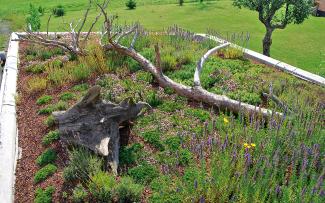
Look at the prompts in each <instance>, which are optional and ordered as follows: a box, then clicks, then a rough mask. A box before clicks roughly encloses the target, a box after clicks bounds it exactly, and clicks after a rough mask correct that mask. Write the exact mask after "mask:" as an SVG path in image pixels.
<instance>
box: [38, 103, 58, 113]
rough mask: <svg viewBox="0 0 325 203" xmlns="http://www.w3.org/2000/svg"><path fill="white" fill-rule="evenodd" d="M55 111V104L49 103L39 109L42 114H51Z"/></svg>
mask: <svg viewBox="0 0 325 203" xmlns="http://www.w3.org/2000/svg"><path fill="white" fill-rule="evenodd" d="M53 111H55V108H54V106H53V105H49V106H47V107H45V108H42V109H40V110H38V111H37V113H38V114H40V115H45V114H51V113H52V112H53Z"/></svg>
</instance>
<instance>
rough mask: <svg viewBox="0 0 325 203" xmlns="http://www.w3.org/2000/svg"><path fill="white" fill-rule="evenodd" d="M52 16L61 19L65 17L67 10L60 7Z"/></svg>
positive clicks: (57, 7) (54, 10)
mask: <svg viewBox="0 0 325 203" xmlns="http://www.w3.org/2000/svg"><path fill="white" fill-rule="evenodd" d="M52 14H53V15H54V16H56V17H61V16H64V15H65V10H64V8H63V6H62V5H58V6H56V7H55V8H53V9H52Z"/></svg>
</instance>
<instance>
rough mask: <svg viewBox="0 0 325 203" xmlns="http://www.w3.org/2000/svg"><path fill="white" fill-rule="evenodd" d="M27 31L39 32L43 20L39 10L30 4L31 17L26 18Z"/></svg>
mask: <svg viewBox="0 0 325 203" xmlns="http://www.w3.org/2000/svg"><path fill="white" fill-rule="evenodd" d="M26 23H27V29H28V30H31V31H38V30H39V29H40V28H41V19H40V17H39V13H38V10H37V9H36V8H35V7H34V6H33V5H32V4H29V16H27V18H26Z"/></svg>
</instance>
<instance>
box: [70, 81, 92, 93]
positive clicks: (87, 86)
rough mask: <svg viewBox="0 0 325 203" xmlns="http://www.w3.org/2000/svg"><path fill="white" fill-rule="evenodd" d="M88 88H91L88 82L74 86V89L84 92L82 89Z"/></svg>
mask: <svg viewBox="0 0 325 203" xmlns="http://www.w3.org/2000/svg"><path fill="white" fill-rule="evenodd" d="M88 88H89V85H88V84H87V83H83V84H79V85H75V86H73V87H72V90H73V91H79V92H82V91H86V90H88Z"/></svg>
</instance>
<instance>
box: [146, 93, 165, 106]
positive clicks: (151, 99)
mask: <svg viewBox="0 0 325 203" xmlns="http://www.w3.org/2000/svg"><path fill="white" fill-rule="evenodd" d="M146 101H147V102H148V104H150V106H152V107H157V106H159V105H160V104H162V100H161V99H160V98H159V97H158V95H157V93H156V92H155V91H150V92H149V93H148V95H147V98H146Z"/></svg>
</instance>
